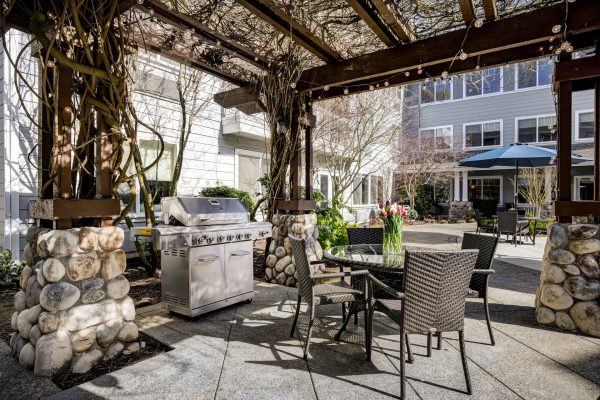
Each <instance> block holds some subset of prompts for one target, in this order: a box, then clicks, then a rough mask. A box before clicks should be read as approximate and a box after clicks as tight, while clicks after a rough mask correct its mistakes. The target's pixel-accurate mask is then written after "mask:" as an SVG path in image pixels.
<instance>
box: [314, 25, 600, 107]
mask: <svg viewBox="0 0 600 400" xmlns="http://www.w3.org/2000/svg"><path fill="white" fill-rule="evenodd" d="M599 36H600V29H599V30H596V31H592V32H586V33H584V34H580V35H574V36H573V37H572V38H571V40H572V44H573V46H574V47H575V48H576V49H583V48H588V47H590V46H593V45H594V43H595V41H596V40H597V38H598V37H599ZM551 54H552V52H551V51H550V50H549V48H548V46H546V47H545V48H544V49H543V51H540V45H539V44H529V45H526V46H522V47H520V48H516V49H514V48H513V49H507V50H500V51H497V52H494V53H489V54H485V55H482V56H480V57H479V58H477V57H473V58H468V59H467V60H465V61H460V62H459V61H456V62H455V64H454V66H453V69H452V73H453V74H459V73H465V72H469V71H474V70H477V69H478V67H479V68H480V69H483V68H490V67H496V66H503V65H506V64H508V63H513V62H523V61H528V60H535V59H539V58H540V57H543V56H547V57H549V56H550V55H551ZM582 60H586V59H585V58H584V59H582ZM563 62H565V61H563ZM446 68H448V65H447V64H446V63H441V64H437V65H431V66H429V67H427V69H426V70H425V73H426V74H427V75H430V76H434V77H435V76H440V75H441V73H442V72H443V71H445V70H446ZM427 75H419V74H416V73H411V74H410V75H409V76H406V75H404V74H390V75H386V76H382V77H378V78H376V79H364V80H360V81H355V82H353V83H352V86H351V87H347V89H348V94H356V93H362V92H366V91H368V90H369V86H370V85H373V86H374V85H376V84H379V86H380V87H382V86H383V82H384V81H387V82H388V86H389V87H393V86H398V85H406V84H410V83H416V82H420V81H422V80H424V79H425V78H426V77H427ZM344 95H345V94H344V87H342V86H337V87H336V86H332V87H331V88H329V90H327V91H324V90H323V89H317V90H314V91H312V98H313V99H315V100H325V99H329V98H333V97H339V96H344Z"/></svg>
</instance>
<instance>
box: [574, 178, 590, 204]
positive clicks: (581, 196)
mask: <svg viewBox="0 0 600 400" xmlns="http://www.w3.org/2000/svg"><path fill="white" fill-rule="evenodd" d="M573 183H574V186H575V187H574V192H575V196H574V199H575V200H594V177H593V176H576V177H575V178H574V179H573Z"/></svg>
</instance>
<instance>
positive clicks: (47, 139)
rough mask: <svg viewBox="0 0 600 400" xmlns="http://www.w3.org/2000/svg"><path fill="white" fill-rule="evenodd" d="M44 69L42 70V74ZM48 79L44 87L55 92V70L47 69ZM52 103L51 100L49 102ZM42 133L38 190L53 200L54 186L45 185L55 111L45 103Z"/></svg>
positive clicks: (39, 140) (42, 116)
mask: <svg viewBox="0 0 600 400" xmlns="http://www.w3.org/2000/svg"><path fill="white" fill-rule="evenodd" d="M41 73H42V68H40V74H41ZM46 73H47V79H46V82H42V83H41V84H42V85H46V89H47V90H46V92H47V93H50V92H54V78H55V76H54V69H52V68H47V69H46ZM49 102H51V99H50V100H49ZM40 126H41V127H42V131H41V132H40V135H39V139H38V146H39V158H38V167H39V172H38V188H39V192H40V198H42V199H51V198H52V197H54V185H53V184H52V185H50V184H49V185H47V186H46V187H44V184H46V183H48V182H50V179H51V178H50V169H51V163H52V146H53V144H54V109H53V108H52V106H48V105H47V104H46V103H45V102H42V105H41V124H40Z"/></svg>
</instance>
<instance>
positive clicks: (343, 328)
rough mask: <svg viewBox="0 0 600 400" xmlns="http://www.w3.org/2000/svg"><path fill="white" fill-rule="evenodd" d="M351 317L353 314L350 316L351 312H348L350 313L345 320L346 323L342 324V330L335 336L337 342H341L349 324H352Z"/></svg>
mask: <svg viewBox="0 0 600 400" xmlns="http://www.w3.org/2000/svg"><path fill="white" fill-rule="evenodd" d="M351 317H352V314H350V310H348V313H347V314H346V318H344V322H343V323H342V326H341V327H340V330H339V331H338V332H337V333H336V334H335V336H334V339H335V340H338V341H339V340H340V337H341V336H342V333H343V332H344V331H345V330H346V327H347V326H348V322H350V318H351Z"/></svg>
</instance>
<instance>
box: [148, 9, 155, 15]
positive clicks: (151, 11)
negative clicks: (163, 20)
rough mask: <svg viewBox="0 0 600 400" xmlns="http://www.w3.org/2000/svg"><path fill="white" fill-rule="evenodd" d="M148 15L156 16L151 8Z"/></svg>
mask: <svg viewBox="0 0 600 400" xmlns="http://www.w3.org/2000/svg"><path fill="white" fill-rule="evenodd" d="M148 15H150V16H153V15H154V9H152V8H149V9H148Z"/></svg>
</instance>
